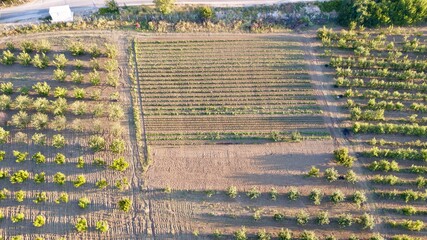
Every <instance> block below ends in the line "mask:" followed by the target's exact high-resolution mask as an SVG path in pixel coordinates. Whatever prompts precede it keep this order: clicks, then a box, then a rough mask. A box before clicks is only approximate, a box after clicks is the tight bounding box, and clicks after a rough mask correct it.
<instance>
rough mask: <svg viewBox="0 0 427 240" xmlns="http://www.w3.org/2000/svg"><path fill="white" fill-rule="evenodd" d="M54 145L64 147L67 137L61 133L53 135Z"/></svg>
mask: <svg viewBox="0 0 427 240" xmlns="http://www.w3.org/2000/svg"><path fill="white" fill-rule="evenodd" d="M52 146H54V147H55V148H62V147H64V146H65V137H64V136H62V135H61V134H56V135H53V137H52Z"/></svg>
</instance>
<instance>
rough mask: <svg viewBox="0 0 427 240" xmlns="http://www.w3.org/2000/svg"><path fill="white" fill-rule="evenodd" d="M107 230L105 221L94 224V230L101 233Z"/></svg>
mask: <svg viewBox="0 0 427 240" xmlns="http://www.w3.org/2000/svg"><path fill="white" fill-rule="evenodd" d="M108 229H109V226H108V223H107V221H98V222H96V230H98V231H100V232H101V233H105V232H107V231H108Z"/></svg>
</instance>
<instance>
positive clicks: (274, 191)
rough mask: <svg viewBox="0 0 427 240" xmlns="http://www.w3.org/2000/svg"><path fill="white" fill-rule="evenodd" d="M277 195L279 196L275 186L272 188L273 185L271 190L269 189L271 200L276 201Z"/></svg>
mask: <svg viewBox="0 0 427 240" xmlns="http://www.w3.org/2000/svg"><path fill="white" fill-rule="evenodd" d="M278 196H279V193H278V192H277V190H276V188H274V187H273V188H271V190H270V197H271V200H273V201H276V200H277V197H278Z"/></svg>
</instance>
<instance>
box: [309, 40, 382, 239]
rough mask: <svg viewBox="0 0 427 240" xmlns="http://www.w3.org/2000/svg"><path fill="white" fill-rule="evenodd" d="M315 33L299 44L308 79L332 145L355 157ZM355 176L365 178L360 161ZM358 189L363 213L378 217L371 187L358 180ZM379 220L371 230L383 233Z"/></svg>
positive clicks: (355, 167) (365, 182) (355, 146)
mask: <svg viewBox="0 0 427 240" xmlns="http://www.w3.org/2000/svg"><path fill="white" fill-rule="evenodd" d="M313 36H315V33H308V34H303V35H301V38H302V39H301V42H305V43H306V46H307V47H306V48H305V51H306V54H305V58H306V62H307V66H308V70H309V74H310V77H311V79H312V81H313V86H314V88H315V91H316V92H317V96H318V102H319V106H321V108H322V110H323V113H324V120H325V124H326V126H327V128H328V129H329V131H330V133H331V136H332V139H333V141H334V145H335V147H336V148H338V147H347V148H348V149H349V151H350V153H353V155H355V154H356V153H358V152H360V151H361V146H357V145H354V144H353V143H352V142H351V140H349V139H348V138H347V137H346V136H344V134H343V132H342V129H343V128H344V126H343V124H342V122H340V118H342V117H343V116H342V115H340V109H339V107H338V106H337V104H338V102H337V101H336V99H335V95H334V94H333V84H334V83H333V78H332V77H329V76H328V74H327V72H326V71H327V70H326V67H325V66H324V65H325V64H326V62H324V61H323V62H322V61H321V60H320V59H319V58H318V55H316V53H315V48H316V43H318V41H317V40H316V38H315V37H313ZM352 169H353V170H354V171H355V172H356V174H357V175H358V176H359V178H361V177H362V176H365V173H364V169H363V167H362V164H361V162H360V161H356V162H355V163H354V165H353V168H352ZM357 185H358V187H359V188H361V189H362V190H364V191H365V192H366V195H367V197H368V204H365V206H364V209H365V210H366V211H365V212H369V213H370V214H372V215H374V216H378V212H377V211H376V209H375V201H373V199H374V197H375V196H374V194H373V193H372V192H371V191H370V189H371V187H370V186H369V183H368V181H366V179H359V182H358V183H357ZM378 220H379V218H378V217H376V223H377V224H376V226H375V228H374V229H373V231H374V232H382V233H384V231H383V230H384V226H383V223H382V222H378Z"/></svg>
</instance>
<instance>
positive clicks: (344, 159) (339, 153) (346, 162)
mask: <svg viewBox="0 0 427 240" xmlns="http://www.w3.org/2000/svg"><path fill="white" fill-rule="evenodd" d="M334 156H335V161H337V163H339V164H341V165H343V166H345V167H351V166H353V162H354V161H355V160H356V159H355V158H354V157H351V156H349V154H348V148H339V149H337V150H335V151H334Z"/></svg>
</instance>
